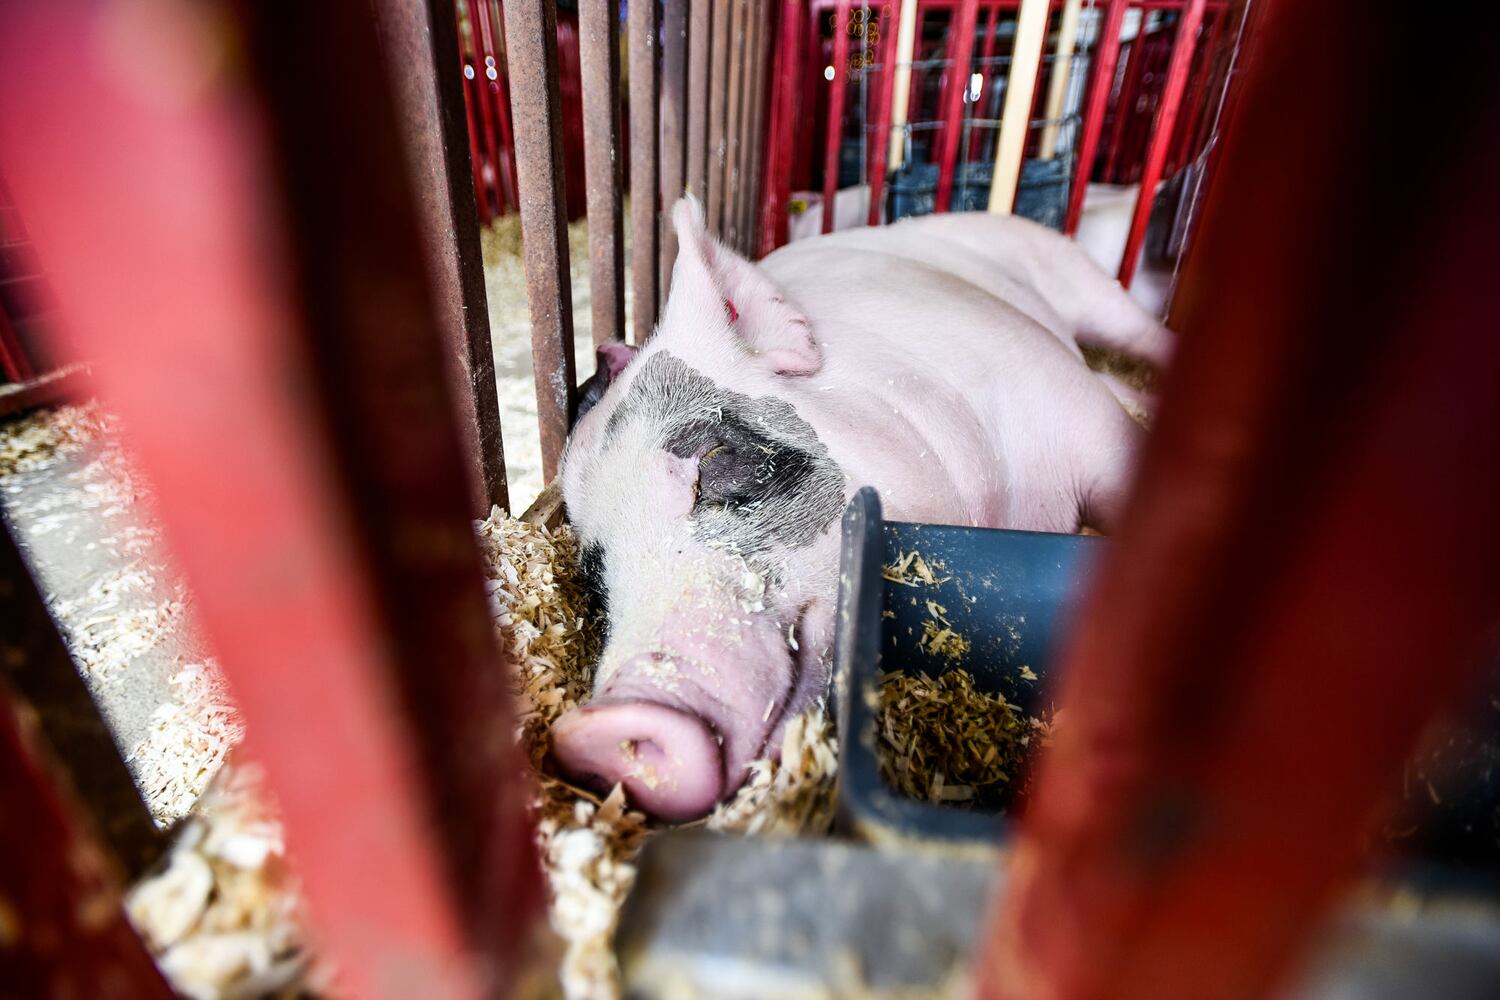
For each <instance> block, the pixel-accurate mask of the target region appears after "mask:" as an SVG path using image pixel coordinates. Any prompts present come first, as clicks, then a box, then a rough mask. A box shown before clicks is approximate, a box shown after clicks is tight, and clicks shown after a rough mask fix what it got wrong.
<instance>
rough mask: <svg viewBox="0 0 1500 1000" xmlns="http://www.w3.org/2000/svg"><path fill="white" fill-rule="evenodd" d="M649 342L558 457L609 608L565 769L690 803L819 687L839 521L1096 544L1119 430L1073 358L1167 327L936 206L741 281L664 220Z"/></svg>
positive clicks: (824, 678) (681, 212)
mask: <svg viewBox="0 0 1500 1000" xmlns="http://www.w3.org/2000/svg"><path fill="white" fill-rule="evenodd" d="M674 217H675V221H676V225H677V229H678V238H679V247H680V249H679V257H678V262H677V266H676V269H675V271H674V274H673V281H672V288H671V293H670V296H669V299H668V302H667V305H666V308H665V310H664V313H663V317H662V321H661V324H660V328H659V330H658V333H657V335H656V336H655V337H654V338H653V339H652V340H651V341H650V342H649V343H648V344H647V345H646V346H645V347H644V348H643V349H642V350H641V351H640V352H639V353H638V354H637V355H636V356H634V357H633V358H627V357H626V356H625V354H626V351H627V350H628V349H625V348H623V347H620V348H616V350H615V352H614V353H613V354H612V355H610V356H607V357H606V358H604V359H603V361H604V363H603V365H602V367H601V371H602V372H603V373H604V377H606V378H610V379H611V384H610V385H609V386H608V388H607V390H606V391H605V392H604V393H603V394H602V396H601V397H600V398H599V401H598V403H597V405H596V406H594V408H593V409H592V410H591V411H590V412H589V413H587V414H586V415H585V416H583V417H582V418H581V419H580V420H579V422H578V424H577V426H576V428H575V431H574V434H573V437H572V439H571V440H570V442H569V446H568V449H567V452H566V454H565V456H564V460H563V468H562V474H561V477H562V487H563V495H564V499H565V502H566V504H567V509H568V514H569V518H570V520H571V521H572V523H573V524H574V526H575V529H576V530H577V531H578V534H579V537H580V540H581V542H582V546H583V553H584V567H585V573H586V576H587V577H588V578H589V580H590V581H591V584H592V586H593V588H594V589H595V591H596V593H597V595H598V599H599V604H600V607H601V609H603V611H604V612H605V614H606V616H607V623H608V634H607V636H606V643H605V651H604V654H603V656H602V658H601V661H600V663H599V667H598V673H597V678H596V686H595V695H594V698H593V699H592V700H591V702H590V703H589V704H588V705H585V706H583V707H581V708H580V709H578V710H576V711H575V712H572V713H570V714H568V715H566V716H564V717H563V718H561V719H559V720H558V722H557V723H556V725H555V726H554V729H553V737H554V756H555V758H556V760H557V762H558V764H559V766H560V767H561V768H562V769H563V770H564V771H565V772H566V773H568V774H571V775H573V776H574V777H575V778H577V779H578V780H580V781H584V782H589V783H593V784H595V785H597V786H598V787H599V788H601V789H603V788H605V787H606V786H609V785H613V784H614V783H615V782H617V781H623V782H624V783H625V786H626V789H627V792H628V793H629V794H630V796H631V798H632V800H633V801H634V802H635V803H636V804H637V805H638V806H640V807H641V808H644V809H646V810H647V811H649V812H653V813H655V814H658V815H660V816H662V817H664V818H667V819H673V820H683V819H689V818H693V817H696V816H699V815H702V814H703V813H704V812H706V811H707V810H708V809H710V808H712V806H713V805H714V804H715V803H716V802H718V801H719V800H721V799H722V798H723V797H724V796H725V795H727V794H729V793H730V792H732V791H733V790H734V789H736V788H737V787H738V786H739V785H740V784H741V783H742V781H743V779H744V776H745V773H746V766H747V765H748V764H749V763H750V762H751V761H753V760H755V759H757V758H758V757H760V756H763V755H767V754H769V753H774V750H775V748H776V747H777V746H779V733H780V729H781V728H782V726H784V724H785V722H786V721H787V720H788V719H789V718H791V717H792V716H793V715H795V714H796V713H797V712H799V711H801V710H802V709H803V708H804V707H806V706H807V705H808V704H809V703H811V702H812V701H813V700H814V699H816V698H819V697H821V696H822V695H823V694H824V692H825V691H826V688H827V684H828V663H829V648H830V645H831V641H832V631H833V619H834V608H835V602H836V599H837V570H838V543H839V542H838V530H837V525H838V522H839V515H840V513H841V512H842V509H843V507H844V505H845V503H846V502H847V500H848V498H849V497H850V496H851V495H852V494H853V493H854V491H856V490H857V489H859V488H860V487H862V486H866V485H871V486H874V487H876V488H877V489H878V490H879V491H880V494H881V498H882V502H883V505H884V507H885V509H886V511H887V512H888V516H890V517H892V518H896V519H902V520H911V521H925V522H935V523H949V524H971V525H982V526H989V527H1008V528H1020V529H1030V530H1043V531H1072V530H1075V529H1076V528H1077V527H1078V526H1079V525H1080V524H1081V523H1090V524H1093V525H1096V526H1099V527H1103V528H1106V529H1107V528H1108V527H1109V525H1110V524H1111V523H1112V522H1113V520H1114V518H1115V517H1116V515H1117V513H1118V511H1119V509H1120V506H1121V504H1122V502H1123V500H1124V496H1125V492H1126V489H1127V487H1128V482H1129V473H1130V468H1131V460H1132V456H1133V455H1134V453H1135V451H1136V448H1137V445H1138V443H1139V438H1140V434H1141V431H1140V428H1139V427H1138V425H1136V424H1135V423H1134V422H1133V421H1132V420H1131V419H1130V418H1129V417H1128V415H1127V414H1126V412H1125V410H1124V409H1123V408H1122V407H1121V406H1120V404H1119V401H1118V400H1117V399H1116V397H1115V395H1114V394H1113V393H1112V387H1111V386H1110V385H1109V384H1108V383H1107V382H1106V381H1105V380H1103V379H1102V378H1101V377H1099V376H1097V375H1095V374H1094V373H1093V372H1092V371H1090V370H1089V369H1088V367H1087V366H1086V365H1085V364H1084V362H1083V360H1082V357H1081V352H1080V350H1079V344H1080V343H1089V342H1091V341H1092V342H1096V343H1099V344H1101V345H1105V346H1109V347H1113V348H1117V349H1124V350H1128V351H1131V352H1134V353H1137V354H1140V355H1144V356H1146V357H1148V358H1152V359H1155V360H1157V361H1161V360H1163V359H1164V358H1165V357H1166V354H1167V352H1168V350H1169V349H1170V335H1169V334H1168V333H1167V332H1166V331H1165V330H1164V329H1163V328H1162V327H1161V326H1160V325H1159V324H1158V323H1157V322H1156V321H1155V320H1153V319H1151V317H1149V316H1147V315H1146V314H1145V313H1144V312H1142V311H1141V310H1140V309H1139V308H1138V307H1137V306H1135V305H1134V303H1132V302H1131V300H1130V299H1129V298H1128V297H1127V296H1126V295H1125V293H1124V292H1123V291H1121V289H1120V288H1119V286H1118V285H1116V284H1114V282H1112V281H1111V280H1110V279H1108V278H1107V277H1106V276H1105V275H1104V274H1103V273H1102V272H1100V271H1099V270H1098V268H1097V267H1096V266H1094V265H1093V264H1092V263H1091V262H1090V261H1089V260H1088V259H1087V257H1086V256H1085V255H1084V254H1083V252H1082V251H1081V250H1079V249H1078V248H1077V247H1076V246H1074V245H1073V244H1071V243H1070V242H1068V241H1067V240H1065V239H1063V238H1062V237H1060V236H1058V235H1057V234H1055V233H1052V232H1051V231H1049V230H1046V229H1043V228H1042V227H1039V226H1036V225H1034V224H1032V223H1030V222H1027V221H1025V220H1022V219H1016V218H1011V217H998V216H990V215H978V214H976V215H945V216H932V217H927V218H923V219H916V220H910V221H906V222H902V223H899V224H897V225H894V226H890V227H885V228H881V229H856V230H851V231H848V232H843V233H838V234H834V235H831V236H827V237H821V238H818V239H813V240H807V241H804V242H799V243H797V244H794V245H789V246H788V247H786V248H783V249H782V250H780V251H778V252H777V253H775V254H772V255H771V256H770V257H768V258H767V259H766V260H765V261H763V262H762V263H761V265H760V266H758V267H757V266H755V265H752V264H750V263H749V262H747V261H745V260H744V259H742V258H740V257H738V256H736V255H734V254H733V253H731V252H730V251H728V250H726V249H725V248H723V247H721V246H719V245H718V244H717V243H715V242H714V241H713V240H711V239H710V238H709V237H708V236H707V235H706V234H705V233H704V230H703V225H702V221H701V213H700V212H699V211H698V209H697V207H696V205H694V204H692V203H683V204H680V205H679V206H678V207H677V209H676V211H675V213H674Z"/></svg>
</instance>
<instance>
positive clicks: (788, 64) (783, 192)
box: [762, 0, 802, 254]
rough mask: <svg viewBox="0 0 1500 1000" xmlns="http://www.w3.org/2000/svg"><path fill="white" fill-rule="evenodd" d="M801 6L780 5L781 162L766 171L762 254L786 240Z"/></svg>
mask: <svg viewBox="0 0 1500 1000" xmlns="http://www.w3.org/2000/svg"><path fill="white" fill-rule="evenodd" d="M801 28H802V4H801V3H800V2H799V0H782V3H781V32H780V37H781V52H780V53H779V56H778V60H777V75H776V97H777V116H778V117H777V120H776V132H777V135H776V145H777V147H778V148H779V149H780V151H781V157H782V159H781V162H780V163H779V164H778V165H777V167H778V168H777V169H775V170H773V171H771V172H770V175H771V181H772V184H773V188H772V194H771V199H770V203H769V204H768V205H767V206H766V211H767V214H768V215H769V217H770V218H769V220H768V226H769V228H770V230H771V238H770V241H769V243H770V245H769V246H763V248H762V254H767V253H770V252H771V251H772V250H775V249H776V248H777V247H780V246H785V245H786V241H787V230H788V222H789V220H788V218H787V214H786V212H787V205H788V204H789V203H790V202H791V200H792V172H791V163H792V159H793V151H792V140H793V136H794V135H795V131H794V130H795V128H796V122H795V121H794V120H793V116H794V115H795V109H796V101H797V71H798V69H799V68H800V67H799V64H798V59H797V56H798V54H799V53H800V52H801V51H802V39H801Z"/></svg>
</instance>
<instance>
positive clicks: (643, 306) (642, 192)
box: [517, 0, 661, 480]
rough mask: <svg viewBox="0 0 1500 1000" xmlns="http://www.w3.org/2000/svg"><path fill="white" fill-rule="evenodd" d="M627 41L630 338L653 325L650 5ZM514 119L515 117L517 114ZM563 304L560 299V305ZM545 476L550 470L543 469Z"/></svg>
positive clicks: (632, 13)
mask: <svg viewBox="0 0 1500 1000" xmlns="http://www.w3.org/2000/svg"><path fill="white" fill-rule="evenodd" d="M628 14H629V24H628V34H629V36H630V38H629V45H630V242H631V249H630V254H631V256H630V287H631V291H632V292H633V293H634V294H633V295H632V303H631V306H632V308H631V312H632V313H633V316H632V320H633V322H632V326H633V328H634V331H635V332H634V342H635V343H637V344H644V343H645V342H646V341H647V340H648V339H649V338H650V336H651V334H652V332H653V330H654V329H655V327H656V306H657V301H658V299H657V293H658V288H659V285H658V281H659V280H660V276H659V275H658V274H657V270H656V269H657V267H658V265H659V264H660V263H661V262H660V260H659V259H658V249H657V248H658V243H657V239H658V230H657V211H656V198H657V187H658V183H657V170H658V167H659V162H658V160H657V158H656V113H657V103H656V96H657V95H656V27H657V25H656V4H655V3H654V2H653V0H631V2H630V5H629V8H628ZM517 117H518V118H519V117H520V116H519V115H517ZM563 307H564V308H566V303H564V306H563ZM547 478H548V479H549V480H550V479H551V478H552V474H551V473H550V472H549V473H548V474H547Z"/></svg>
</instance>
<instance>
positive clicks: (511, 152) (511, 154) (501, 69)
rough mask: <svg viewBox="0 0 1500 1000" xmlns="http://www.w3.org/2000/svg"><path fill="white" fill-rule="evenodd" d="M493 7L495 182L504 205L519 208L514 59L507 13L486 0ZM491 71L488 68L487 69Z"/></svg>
mask: <svg viewBox="0 0 1500 1000" xmlns="http://www.w3.org/2000/svg"><path fill="white" fill-rule="evenodd" d="M483 2H484V3H485V4H487V5H488V7H489V9H490V12H491V13H490V23H491V24H493V25H494V36H495V37H494V55H495V65H494V70H495V75H494V76H492V77H489V79H490V80H491V81H492V83H491V86H492V87H493V88H494V105H495V117H496V118H497V119H498V121H499V125H500V132H499V142H500V159H499V162H498V163H496V164H495V178H496V180H495V183H496V184H497V185H498V186H499V188H500V192H501V195H500V196H501V204H502V205H507V204H508V205H514V206H515V207H516V210H517V211H520V208H521V195H520V182H519V180H518V179H517V178H516V142H515V129H514V128H513V127H512V126H513V123H512V121H511V117H510V83H509V80H510V71H509V69H508V68H507V66H508V63H509V61H510V56H509V54H508V50H507V49H506V46H505V25H504V24H503V23H502V22H503V19H504V14H503V12H502V11H501V8H500V0H483ZM485 72H486V75H488V72H489V71H488V70H486V71H485Z"/></svg>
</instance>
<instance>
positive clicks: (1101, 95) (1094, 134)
mask: <svg viewBox="0 0 1500 1000" xmlns="http://www.w3.org/2000/svg"><path fill="white" fill-rule="evenodd" d="M1129 6H1130V5H1129V3H1128V0H1109V6H1108V7H1106V8H1105V10H1104V21H1103V23H1102V24H1101V25H1100V27H1099V34H1098V36H1097V38H1096V40H1095V42H1094V58H1093V60H1092V62H1093V68H1092V69H1091V70H1090V71H1089V93H1088V98H1087V100H1086V101H1085V103H1084V107H1083V125H1082V127H1081V129H1080V130H1079V136H1078V162H1077V163H1076V164H1075V165H1074V167H1073V184H1072V187H1071V188H1069V190H1068V212H1067V215H1066V216H1065V217H1064V219H1063V232H1064V233H1067V234H1068V235H1069V236H1072V235H1073V234H1075V233H1077V232H1078V220H1079V219H1080V218H1081V217H1082V215H1083V196H1084V195H1085V194H1086V193H1087V192H1088V186H1089V177H1090V176H1092V175H1093V172H1094V156H1095V155H1096V154H1097V153H1098V151H1099V133H1100V131H1101V130H1102V129H1103V128H1104V111H1105V108H1106V107H1107V106H1108V104H1109V92H1110V89H1111V88H1112V87H1113V86H1114V81H1115V67H1116V64H1117V62H1118V61H1119V58H1120V25H1121V24H1123V23H1124V21H1125V11H1126V8H1128V7H1129Z"/></svg>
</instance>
